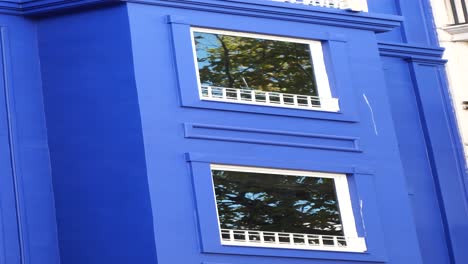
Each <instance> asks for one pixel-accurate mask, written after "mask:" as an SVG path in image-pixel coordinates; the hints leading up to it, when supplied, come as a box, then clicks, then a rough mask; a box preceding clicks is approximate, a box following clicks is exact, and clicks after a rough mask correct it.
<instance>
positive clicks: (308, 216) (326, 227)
mask: <svg viewBox="0 0 468 264" xmlns="http://www.w3.org/2000/svg"><path fill="white" fill-rule="evenodd" d="M212 174H213V181H214V187H215V193H216V203H217V207H218V214H219V220H220V224H221V228H223V229H240V230H259V231H270V232H286V233H302V234H321V235H334V236H343V235H344V234H343V227H342V223H341V219H340V213H339V208H338V200H337V196H336V191H335V182H334V180H333V179H329V178H319V177H306V176H290V175H277V174H263V173H251V172H234V171H222V170H213V171H212Z"/></svg>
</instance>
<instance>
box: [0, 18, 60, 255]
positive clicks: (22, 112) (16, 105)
mask: <svg viewBox="0 0 468 264" xmlns="http://www.w3.org/2000/svg"><path fill="white" fill-rule="evenodd" d="M0 41H1V42H0V60H1V64H0V153H1V154H0V215H1V217H0V226H1V228H0V230H1V231H0V263H8V264H10V263H12V264H16V263H51V264H57V263H59V253H58V243H57V231H56V230H57V229H56V221H55V208H54V196H53V190H52V180H51V176H50V160H49V147H48V144H47V127H46V123H45V115H44V106H43V100H42V99H43V96H42V89H41V74H40V61H39V53H38V47H37V34H36V23H35V21H32V20H29V19H25V18H22V17H17V16H7V15H2V16H0Z"/></svg>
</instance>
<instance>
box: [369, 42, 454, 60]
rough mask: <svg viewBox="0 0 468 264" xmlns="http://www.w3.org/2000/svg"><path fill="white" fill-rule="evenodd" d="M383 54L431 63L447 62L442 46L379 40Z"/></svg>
mask: <svg viewBox="0 0 468 264" xmlns="http://www.w3.org/2000/svg"><path fill="white" fill-rule="evenodd" d="M378 46H379V51H380V55H381V56H386V57H396V58H402V59H407V60H411V61H417V62H421V63H429V64H445V63H446V62H447V60H444V59H442V55H443V53H444V49H443V48H441V47H429V46H418V45H410V44H403V43H392V42H379V43H378Z"/></svg>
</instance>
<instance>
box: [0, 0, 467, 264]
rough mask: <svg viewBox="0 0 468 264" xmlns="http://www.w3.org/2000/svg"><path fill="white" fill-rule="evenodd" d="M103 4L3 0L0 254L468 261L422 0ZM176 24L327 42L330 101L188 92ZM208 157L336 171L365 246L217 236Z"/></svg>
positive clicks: (445, 101)
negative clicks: (265, 242) (280, 104)
mask: <svg viewBox="0 0 468 264" xmlns="http://www.w3.org/2000/svg"><path fill="white" fill-rule="evenodd" d="M45 2H47V4H45ZM85 2H86V3H85ZM110 2H111V1H100V0H96V1H84V2H80V1H78V2H63V1H62V2H56V1H32V2H28V3H24V4H23V5H21V6H14V3H9V4H8V6H7V4H6V3H4V4H0V11H1V12H3V13H10V12H15V14H17V15H18V16H8V15H5V14H3V15H0V22H1V26H2V28H3V31H1V36H2V43H1V48H2V49H1V50H2V61H3V63H2V67H3V68H2V72H3V75H2V76H1V79H2V80H1V82H0V85H2V86H1V89H0V90H1V91H2V92H1V93H0V106H1V107H0V154H1V156H0V157H2V158H1V159H0V170H1V171H0V172H1V176H0V197H1V199H0V201H1V208H2V209H1V210H2V211H1V215H2V217H1V219H0V225H1V226H2V227H3V229H1V230H4V231H3V234H2V236H0V246H1V248H5V251H4V252H0V263H8V264H10V263H48V264H49V263H59V262H60V263H66V264H69V263H71V264H73V263H79V264H82V263H90V264H92V263H99V264H101V263H160V264H161V263H162V264H166V263H167V264H172V263H183V264H186V263H204V264H220V263H223V264H235V263H243V264H253V263H255V264H263V263H272V264H280V263H284V262H287V263H292V264H302V263H391V264H405V263H411V264H414V263H424V264H445V263H447V264H449V263H456V264H464V263H467V262H468V253H467V252H465V251H466V250H465V248H466V242H465V240H466V239H465V238H466V237H468V212H467V196H466V188H465V186H464V180H466V173H465V172H464V171H463V168H464V163H463V162H464V161H463V159H462V158H461V155H460V152H459V151H460V148H459V144H460V142H459V138H457V134H456V129H455V127H454V126H455V125H454V122H453V116H452V114H451V111H450V107H451V106H450V103H449V97H448V93H447V87H446V83H445V81H444V78H445V76H444V74H443V61H442V60H441V55H442V50H440V49H438V47H437V42H436V40H435V33H434V31H433V29H432V24H431V18H430V13H429V9H428V1H427V0H417V1H404V0H369V9H370V13H369V14H359V13H352V12H345V11H335V10H329V9H321V8H313V7H311V8H308V7H302V6H300V5H290V4H285V3H274V2H271V1H260V0H259V1H253V0H252V1H243V0H239V1H221V0H219V1H217V0H206V1H201V2H200V1H197V0H193V1H140V2H138V3H132V1H128V2H127V3H120V4H117V3H114V4H111V3H110ZM94 3H99V5H93V4H94ZM85 4H89V6H87V8H75V9H72V7H73V6H79V5H85ZM101 4H108V5H101ZM13 7H14V8H13ZM69 8H70V9H69ZM22 15H26V16H29V17H30V18H23V17H21V16H22ZM400 20H402V23H401V26H399V24H400V22H399V21H400ZM191 25H192V26H199V27H214V28H219V29H227V30H238V31H249V32H256V33H263V34H274V35H283V36H292V37H301V38H311V39H320V40H322V41H324V43H325V55H326V56H325V57H326V63H327V67H328V70H329V72H330V81H331V86H332V90H333V92H334V94H335V95H336V96H338V97H339V98H340V104H341V106H342V113H340V114H334V113H320V112H311V111H304V110H285V109H280V108H275V109H271V108H268V107H262V106H239V105H236V104H223V103H213V102H200V101H199V100H198V98H197V91H196V89H197V87H196V76H195V70H194V62H193V58H192V50H191V46H190V35H189V34H187V33H188V29H189V27H190V26H191ZM374 31H375V32H374ZM376 32H377V33H376ZM3 106H4V107H3ZM297 132H300V133H306V134H307V136H301V137H300V138H298V137H297V134H295V133H297ZM317 135H329V136H330V137H329V138H327V139H326V140H324V141H319V140H317V137H316V136H317ZM350 139H352V140H350ZM289 140H291V141H294V142H295V143H296V144H290V143H289ZM353 142H354V143H353ZM356 143H357V144H356ZM344 146H345V147H344ZM343 147H344V148H343ZM49 156H50V158H49ZM3 157H5V158H3ZM210 163H227V164H236V165H249V166H264V167H277V168H291V169H299V170H300V169H303V170H319V171H329V172H341V173H346V174H348V177H349V181H350V189H351V195H352V200H353V210H354V214H355V217H356V218H357V221H356V225H357V229H358V232H359V234H360V235H362V236H366V242H367V246H368V249H369V250H368V252H367V253H365V254H356V253H336V252H325V251H323V252H321V251H301V250H277V249H259V248H246V247H226V246H224V247H223V246H221V245H219V237H218V235H217V223H216V221H215V217H214V216H215V212H214V207H213V204H214V201H213V199H212V196H210V195H211V192H212V190H211V185H210V184H211V183H210V182H209V178H207V177H209V167H208V165H209V164H210ZM52 185H53V188H52ZM360 204H362V208H361V207H360V206H359V205H360ZM59 255H60V256H59ZM343 261H345V262H343Z"/></svg>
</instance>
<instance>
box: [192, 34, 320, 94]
mask: <svg viewBox="0 0 468 264" xmlns="http://www.w3.org/2000/svg"><path fill="white" fill-rule="evenodd" d="M194 37H195V45H196V51H197V61H198V68H199V74H200V82H201V83H202V85H208V86H220V87H228V88H242V89H253V90H261V91H269V92H281V93H291V94H303V95H311V96H318V93H317V87H316V81H315V76H314V71H313V66H312V59H311V56H310V46H309V45H308V44H302V43H294V42H286V41H277V40H268V39H259V38H248V37H239V36H229V35H222V34H213V33H203V32H194Z"/></svg>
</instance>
